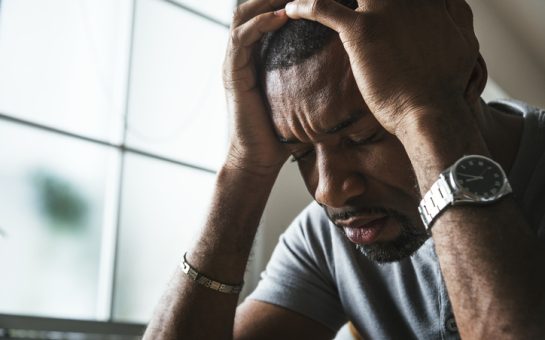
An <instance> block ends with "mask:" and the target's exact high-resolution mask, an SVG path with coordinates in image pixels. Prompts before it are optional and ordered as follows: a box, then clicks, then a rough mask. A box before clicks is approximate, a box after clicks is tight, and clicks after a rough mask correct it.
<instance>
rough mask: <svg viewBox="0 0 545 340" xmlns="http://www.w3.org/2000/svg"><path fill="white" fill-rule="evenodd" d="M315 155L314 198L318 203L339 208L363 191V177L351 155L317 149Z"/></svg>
mask: <svg viewBox="0 0 545 340" xmlns="http://www.w3.org/2000/svg"><path fill="white" fill-rule="evenodd" d="M316 156H317V159H316V162H317V166H316V170H315V171H316V173H315V179H316V180H317V184H316V187H315V190H314V199H315V200H316V201H317V202H318V203H320V204H322V205H326V206H328V207H331V208H340V207H343V206H344V205H346V203H347V202H348V201H349V200H350V199H351V198H353V197H357V196H360V195H362V194H363V193H364V192H365V186H366V184H365V177H364V175H363V173H362V171H361V169H358V164H357V162H356V160H355V159H353V157H347V156H346V155H343V154H341V153H334V152H327V151H323V152H322V151H317V152H316ZM315 183H316V182H315Z"/></svg>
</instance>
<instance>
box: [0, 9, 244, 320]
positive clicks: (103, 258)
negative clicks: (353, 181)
mask: <svg viewBox="0 0 545 340" xmlns="http://www.w3.org/2000/svg"><path fill="white" fill-rule="evenodd" d="M234 6H235V1H221V4H218V2H217V1H212V0H206V1H205V0H200V1H192V0H187V1H183V0H180V1H171V0H134V1H133V0H116V1H110V0H48V1H40V0H2V1H0V163H1V164H0V270H2V279H1V280H0V314H13V315H32V316H45V317H55V318H67V319H86V320H98V321H105V320H109V321H120V322H131V323H134V322H136V323H143V322H147V320H148V319H149V317H150V316H151V312H152V309H153V308H154V306H155V304H156V302H157V300H158V297H159V295H160V294H161V293H162V291H163V290H164V288H165V287H164V285H165V283H166V282H167V280H168V278H169V276H170V275H171V272H172V270H173V269H174V267H175V266H176V262H177V259H179V258H180V256H181V255H182V253H181V252H183V250H184V249H185V248H186V247H187V246H189V243H190V241H191V240H192V238H193V237H194V233H195V232H196V231H197V230H198V229H199V228H200V227H201V225H202V223H203V218H204V213H205V211H206V208H207V206H208V204H209V201H210V196H211V193H212V190H213V184H214V172H215V170H216V169H217V167H218V166H219V165H220V164H221V161H222V160H223V156H224V152H225V147H226V142H227V112H226V107H225V100H224V95H223V90H222V85H221V64H222V61H223V55H224V53H225V46H226V41H227V37H228V21H229V19H230V16H231V13H232V8H233V7H234Z"/></svg>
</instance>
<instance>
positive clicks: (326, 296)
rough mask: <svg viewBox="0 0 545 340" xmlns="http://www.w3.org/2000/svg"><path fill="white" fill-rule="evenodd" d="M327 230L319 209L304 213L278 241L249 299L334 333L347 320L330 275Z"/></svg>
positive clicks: (328, 228)
mask: <svg viewBox="0 0 545 340" xmlns="http://www.w3.org/2000/svg"><path fill="white" fill-rule="evenodd" d="M330 228H331V227H330V225H329V222H328V220H327V217H325V214H324V213H323V211H322V209H321V208H319V207H318V206H317V205H315V204H311V205H310V206H309V207H308V208H307V209H305V210H304V211H303V212H302V213H301V214H300V215H299V216H298V217H297V218H296V219H295V220H294V222H293V223H292V224H291V225H290V226H289V227H288V229H287V230H286V232H285V233H284V234H282V236H281V237H280V240H279V243H278V244H277V246H276V248H275V250H274V252H273V255H272V257H271V259H270V261H269V263H268V264H267V267H266V270H265V271H264V272H263V273H262V274H261V281H260V282H259V284H258V286H257V288H256V289H255V291H254V292H253V293H252V294H251V295H250V296H249V297H248V299H255V300H260V301H264V302H268V303H271V304H274V305H278V306H281V307H284V308H287V309H290V310H292V311H294V312H297V313H299V314H302V315H304V316H307V317H309V318H311V319H313V320H316V321H318V322H320V323H322V324H324V325H325V326H327V327H328V328H330V329H331V330H333V331H335V332H336V331H337V330H338V329H339V328H340V327H341V326H342V325H343V324H344V323H346V321H347V320H346V316H345V313H344V311H343V307H342V305H341V302H340V299H339V294H338V292H337V289H336V285H335V284H334V280H333V275H332V273H333V271H334V268H333V267H332V264H331V263H332V262H330V259H331V235H330Z"/></svg>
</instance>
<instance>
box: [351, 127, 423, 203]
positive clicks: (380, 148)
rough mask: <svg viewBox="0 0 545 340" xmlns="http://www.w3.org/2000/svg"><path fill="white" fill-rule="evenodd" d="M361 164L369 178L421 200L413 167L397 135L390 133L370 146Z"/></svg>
mask: <svg viewBox="0 0 545 340" xmlns="http://www.w3.org/2000/svg"><path fill="white" fill-rule="evenodd" d="M360 166H364V167H365V169H366V173H367V177H368V178H369V180H375V181H378V182H380V183H381V184H382V185H384V186H387V187H389V188H391V189H395V190H396V191H401V192H402V193H403V194H404V195H407V196H410V197H411V198H413V199H415V200H417V201H419V200H420V191H419V189H418V185H417V182H416V176H415V173H414V170H413V167H412V165H411V162H410V160H409V157H408V155H407V153H406V152H405V148H404V147H403V145H402V144H401V142H400V141H399V140H398V139H397V138H396V137H395V136H393V135H390V134H388V135H387V136H386V137H385V138H384V140H382V141H381V142H380V143H377V144H376V146H375V147H373V148H369V150H368V151H367V154H366V164H365V165H360Z"/></svg>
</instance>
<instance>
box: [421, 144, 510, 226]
mask: <svg viewBox="0 0 545 340" xmlns="http://www.w3.org/2000/svg"><path fill="white" fill-rule="evenodd" d="M511 192H512V189H511V185H510V184H509V181H508V180H507V176H506V175H505V172H504V171H503V169H502V168H501V166H500V165H499V164H498V163H496V162H494V161H493V160H491V159H490V158H487V157H484V156H480V155H469V156H464V157H462V158H460V159H459V160H457V161H456V163H454V165H453V166H451V167H450V168H448V169H447V170H445V171H444V172H442V173H441V175H439V179H438V180H437V181H436V182H435V183H434V184H433V185H432V186H431V188H430V190H429V191H428V192H427V193H426V194H425V195H424V198H423V199H422V201H420V205H419V206H418V212H419V213H420V217H421V218H422V221H423V222H424V225H425V226H426V229H428V230H429V229H430V227H431V224H432V222H433V221H434V219H435V218H437V216H439V214H441V212H443V211H444V210H445V209H446V208H447V207H448V206H450V205H460V204H487V203H493V202H496V201H498V200H499V199H500V198H502V197H503V196H505V195H507V194H509V193H511Z"/></svg>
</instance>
